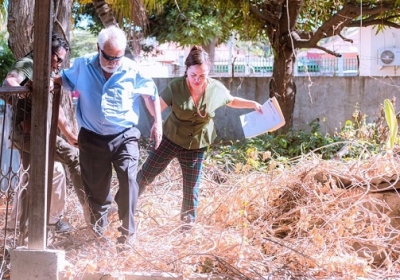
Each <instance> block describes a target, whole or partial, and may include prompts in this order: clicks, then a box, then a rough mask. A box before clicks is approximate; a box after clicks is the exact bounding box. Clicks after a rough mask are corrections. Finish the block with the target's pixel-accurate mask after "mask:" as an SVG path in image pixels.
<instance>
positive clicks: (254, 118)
mask: <svg viewBox="0 0 400 280" xmlns="http://www.w3.org/2000/svg"><path fill="white" fill-rule="evenodd" d="M262 111H263V112H262V114H261V113H259V112H257V111H253V112H250V113H248V114H245V115H241V116H240V121H241V123H242V127H243V132H244V136H245V137H246V138H251V137H255V136H258V135H260V134H263V133H266V132H268V131H274V130H277V129H278V128H280V127H282V126H284V125H285V118H284V117H283V114H282V111H281V108H280V107H279V103H278V101H277V100H276V98H275V97H273V98H269V99H268V100H267V101H266V102H265V103H264V104H263V106H262Z"/></svg>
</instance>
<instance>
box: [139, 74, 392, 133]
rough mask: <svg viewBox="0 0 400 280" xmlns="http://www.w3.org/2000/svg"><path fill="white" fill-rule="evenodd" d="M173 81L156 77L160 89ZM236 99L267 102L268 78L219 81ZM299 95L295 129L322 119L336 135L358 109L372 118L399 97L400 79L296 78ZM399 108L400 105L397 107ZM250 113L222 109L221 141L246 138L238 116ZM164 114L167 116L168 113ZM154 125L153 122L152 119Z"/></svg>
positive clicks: (145, 126)
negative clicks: (393, 98)
mask: <svg viewBox="0 0 400 280" xmlns="http://www.w3.org/2000/svg"><path fill="white" fill-rule="evenodd" d="M171 79H172V78H154V81H155V83H156V84H157V87H158V89H159V90H162V88H164V87H165V85H166V84H167V83H168V82H169V81H170V80H171ZM219 80H221V82H222V83H224V84H225V86H227V87H228V88H230V89H231V93H232V94H233V95H235V96H240V97H244V98H249V99H253V100H257V101H258V102H260V103H263V102H265V101H266V100H267V99H268V95H269V81H270V78H269V77H246V78H234V79H233V80H232V82H231V78H219ZM296 85H297V95H296V103H295V110H294V114H293V127H294V128H295V129H307V128H309V126H308V123H309V122H311V121H312V120H314V119H316V118H319V119H320V124H321V128H322V131H323V132H324V133H330V134H331V133H333V132H334V130H335V129H336V128H338V129H340V128H341V127H342V125H343V124H344V122H345V121H346V120H348V119H351V117H352V114H353V113H354V111H355V109H356V107H357V108H358V109H359V110H361V112H362V113H364V114H367V115H368V116H369V117H370V118H373V117H374V116H377V115H378V114H379V108H380V107H379V106H380V105H381V104H382V103H383V100H384V99H386V98H389V99H390V98H392V97H393V96H394V97H396V98H397V99H399V98H400V77H296ZM397 107H399V105H398V106H397ZM249 111H251V110H247V109H240V110H239V109H232V108H229V107H226V106H225V107H223V108H221V109H219V110H218V111H217V114H216V118H215V123H216V128H217V133H218V136H219V138H220V139H231V140H236V139H243V131H242V128H241V125H240V120H239V116H240V115H241V114H244V113H247V112H249ZM166 113H167V112H165V113H164V117H165V114H166ZM146 115H147V116H148V114H147V113H146V112H143V113H142V116H143V117H142V118H141V124H140V127H139V129H141V131H142V134H143V135H144V136H148V135H149V131H150V130H149V129H150V122H149V121H148V119H147V118H146ZM151 123H152V120H151Z"/></svg>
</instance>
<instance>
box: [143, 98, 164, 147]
mask: <svg viewBox="0 0 400 280" xmlns="http://www.w3.org/2000/svg"><path fill="white" fill-rule="evenodd" d="M143 98H144V103H145V105H146V108H147V110H149V112H150V114H151V115H152V116H153V117H154V123H153V126H152V128H151V130H150V139H151V140H154V141H155V146H154V148H155V149H157V148H158V146H159V145H160V143H161V139H162V134H163V132H162V118H161V105H160V97H159V96H158V94H156V95H155V97H154V99H153V97H151V96H143ZM161 100H162V99H161Z"/></svg>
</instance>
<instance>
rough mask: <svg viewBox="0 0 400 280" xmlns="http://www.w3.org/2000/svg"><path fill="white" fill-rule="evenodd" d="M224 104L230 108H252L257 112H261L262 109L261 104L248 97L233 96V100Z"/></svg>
mask: <svg viewBox="0 0 400 280" xmlns="http://www.w3.org/2000/svg"><path fill="white" fill-rule="evenodd" d="M226 105H227V106H229V107H232V108H241V109H245V108H248V109H254V110H256V111H257V112H259V113H262V110H261V107H262V105H261V104H260V103H258V102H256V101H253V100H249V99H244V98H240V97H233V100H232V101H231V102H229V103H228V104H226Z"/></svg>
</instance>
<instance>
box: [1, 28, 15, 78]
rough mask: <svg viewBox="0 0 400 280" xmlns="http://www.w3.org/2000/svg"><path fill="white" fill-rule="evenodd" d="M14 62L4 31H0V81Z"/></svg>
mask: <svg viewBox="0 0 400 280" xmlns="http://www.w3.org/2000/svg"><path fill="white" fill-rule="evenodd" d="M14 62H15V58H14V54H13V53H12V52H11V50H10V48H9V47H8V44H7V38H6V33H5V32H1V33H0V82H1V83H2V82H3V80H4V79H5V77H6V76H7V73H8V70H9V69H10V67H11V66H12V65H13V63H14Z"/></svg>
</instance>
